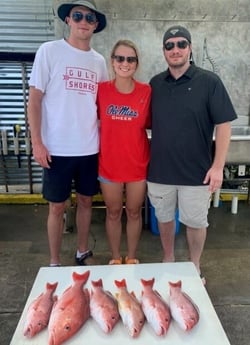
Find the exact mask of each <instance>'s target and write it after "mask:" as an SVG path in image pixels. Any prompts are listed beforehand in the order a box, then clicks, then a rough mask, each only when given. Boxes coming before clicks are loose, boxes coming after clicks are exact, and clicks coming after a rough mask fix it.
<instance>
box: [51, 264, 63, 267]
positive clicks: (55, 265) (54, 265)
mask: <svg viewBox="0 0 250 345" xmlns="http://www.w3.org/2000/svg"><path fill="white" fill-rule="evenodd" d="M61 266H62V265H61V264H49V267H61Z"/></svg>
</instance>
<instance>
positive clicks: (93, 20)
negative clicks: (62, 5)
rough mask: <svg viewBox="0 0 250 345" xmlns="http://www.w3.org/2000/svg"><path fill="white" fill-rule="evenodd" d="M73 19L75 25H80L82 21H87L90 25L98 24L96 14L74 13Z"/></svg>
mask: <svg viewBox="0 0 250 345" xmlns="http://www.w3.org/2000/svg"><path fill="white" fill-rule="evenodd" d="M71 18H72V19H73V21H74V22H75V23H80V21H81V20H83V19H85V20H86V22H87V23H89V24H95V23H96V22H97V19H96V15H95V13H92V12H89V13H86V14H84V13H82V12H73V13H72V14H71Z"/></svg>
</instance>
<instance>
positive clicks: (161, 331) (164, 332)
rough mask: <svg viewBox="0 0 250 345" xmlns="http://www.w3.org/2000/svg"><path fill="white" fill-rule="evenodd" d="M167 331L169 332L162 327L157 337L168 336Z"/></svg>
mask: <svg viewBox="0 0 250 345" xmlns="http://www.w3.org/2000/svg"><path fill="white" fill-rule="evenodd" d="M166 331H167V330H166V328H165V327H163V326H161V328H160V329H159V331H158V333H157V335H159V336H161V335H164V334H166Z"/></svg>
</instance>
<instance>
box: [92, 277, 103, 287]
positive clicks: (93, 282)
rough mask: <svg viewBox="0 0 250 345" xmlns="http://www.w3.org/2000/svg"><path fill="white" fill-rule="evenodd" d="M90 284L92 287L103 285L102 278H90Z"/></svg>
mask: <svg viewBox="0 0 250 345" xmlns="http://www.w3.org/2000/svg"><path fill="white" fill-rule="evenodd" d="M91 284H92V285H93V286H94V287H103V283H102V278H100V279H98V280H92V281H91Z"/></svg>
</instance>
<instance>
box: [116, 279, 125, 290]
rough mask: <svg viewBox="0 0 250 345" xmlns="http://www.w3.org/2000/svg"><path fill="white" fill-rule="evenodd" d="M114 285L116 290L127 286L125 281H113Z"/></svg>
mask: <svg viewBox="0 0 250 345" xmlns="http://www.w3.org/2000/svg"><path fill="white" fill-rule="evenodd" d="M115 285H116V286H117V287H118V288H122V287H126V286H127V284H126V279H122V280H115Z"/></svg>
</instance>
